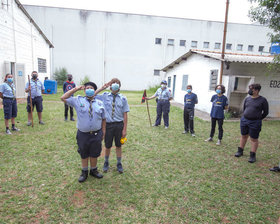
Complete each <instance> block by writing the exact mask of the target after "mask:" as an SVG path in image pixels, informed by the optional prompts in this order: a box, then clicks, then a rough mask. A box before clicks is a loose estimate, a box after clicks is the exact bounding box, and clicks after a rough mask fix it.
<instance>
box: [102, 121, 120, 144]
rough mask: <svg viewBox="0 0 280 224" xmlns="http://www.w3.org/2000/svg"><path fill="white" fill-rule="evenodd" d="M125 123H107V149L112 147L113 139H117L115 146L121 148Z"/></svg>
mask: <svg viewBox="0 0 280 224" xmlns="http://www.w3.org/2000/svg"><path fill="white" fill-rule="evenodd" d="M122 130H123V122H122V121H121V122H112V123H106V134H105V147H106V148H107V149H109V148H111V147H112V144H113V139H115V146H116V147H121V146H122V145H121V138H122Z"/></svg>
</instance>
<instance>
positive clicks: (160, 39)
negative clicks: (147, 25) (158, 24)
mask: <svg viewBox="0 0 280 224" xmlns="http://www.w3.org/2000/svg"><path fill="white" fill-rule="evenodd" d="M161 41H162V38H159V37H156V38H155V44H156V45H161V43H162V42H161Z"/></svg>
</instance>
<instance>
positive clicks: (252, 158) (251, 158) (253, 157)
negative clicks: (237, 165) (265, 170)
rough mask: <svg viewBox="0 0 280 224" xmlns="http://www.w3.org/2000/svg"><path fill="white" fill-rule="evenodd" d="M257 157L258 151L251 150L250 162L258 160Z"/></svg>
mask: <svg viewBox="0 0 280 224" xmlns="http://www.w3.org/2000/svg"><path fill="white" fill-rule="evenodd" d="M256 161H257V159H256V153H255V152H250V158H249V160H248V162H249V163H254V162H256Z"/></svg>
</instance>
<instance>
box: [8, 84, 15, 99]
mask: <svg viewBox="0 0 280 224" xmlns="http://www.w3.org/2000/svg"><path fill="white" fill-rule="evenodd" d="M7 84H8V85H9V86H10V88H11V89H12V92H13V96H14V97H13V98H15V97H16V96H15V91H14V88H13V87H12V84H10V83H9V82H7Z"/></svg>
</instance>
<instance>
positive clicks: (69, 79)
mask: <svg viewBox="0 0 280 224" xmlns="http://www.w3.org/2000/svg"><path fill="white" fill-rule="evenodd" d="M75 87H76V84H75V83H74V82H73V76H72V75H71V74H68V75H67V81H66V82H64V83H63V92H64V93H66V92H67V91H70V90H71V89H73V88H75ZM69 107H70V106H69ZM69 107H68V105H67V103H65V104H64V120H65V121H67V120H68V108H69ZM73 116H74V112H73V107H70V121H75V119H74V118H73Z"/></svg>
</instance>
